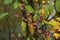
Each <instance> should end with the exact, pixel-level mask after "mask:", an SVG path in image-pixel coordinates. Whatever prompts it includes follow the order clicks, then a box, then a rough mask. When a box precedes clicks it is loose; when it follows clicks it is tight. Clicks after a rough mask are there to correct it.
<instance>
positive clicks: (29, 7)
mask: <svg viewBox="0 0 60 40" xmlns="http://www.w3.org/2000/svg"><path fill="white" fill-rule="evenodd" d="M25 8H26V11H27V12H29V13H32V12H34V9H33V8H32V7H31V6H30V5H26V6H25Z"/></svg>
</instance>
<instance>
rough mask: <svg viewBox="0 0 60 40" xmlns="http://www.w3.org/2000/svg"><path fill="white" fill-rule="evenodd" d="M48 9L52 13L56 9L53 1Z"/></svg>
mask: <svg viewBox="0 0 60 40" xmlns="http://www.w3.org/2000/svg"><path fill="white" fill-rule="evenodd" d="M48 10H49V11H50V12H51V13H52V12H53V10H54V5H53V4H52V3H49V4H48Z"/></svg>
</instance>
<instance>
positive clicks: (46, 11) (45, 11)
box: [44, 9, 49, 18]
mask: <svg viewBox="0 0 60 40" xmlns="http://www.w3.org/2000/svg"><path fill="white" fill-rule="evenodd" d="M44 15H45V18H47V17H48V15H49V11H48V9H45V10H44Z"/></svg>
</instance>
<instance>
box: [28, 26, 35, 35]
mask: <svg viewBox="0 0 60 40" xmlns="http://www.w3.org/2000/svg"><path fill="white" fill-rule="evenodd" d="M29 30H30V33H31V34H34V27H33V26H32V25H30V27H29Z"/></svg>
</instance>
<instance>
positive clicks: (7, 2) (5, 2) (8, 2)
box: [4, 0, 13, 5]
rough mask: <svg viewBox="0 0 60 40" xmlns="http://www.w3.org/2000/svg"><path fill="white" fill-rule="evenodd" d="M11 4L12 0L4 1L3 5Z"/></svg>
mask: <svg viewBox="0 0 60 40" xmlns="http://www.w3.org/2000/svg"><path fill="white" fill-rule="evenodd" d="M12 2H13V0H4V4H6V5H7V4H10V3H12Z"/></svg>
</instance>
